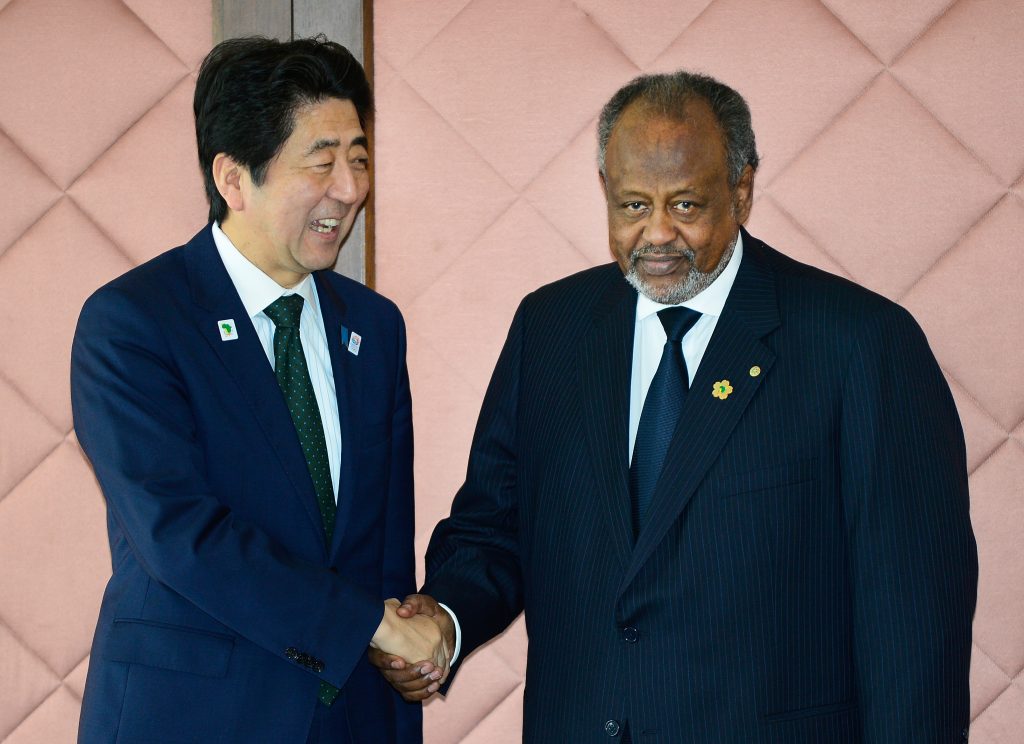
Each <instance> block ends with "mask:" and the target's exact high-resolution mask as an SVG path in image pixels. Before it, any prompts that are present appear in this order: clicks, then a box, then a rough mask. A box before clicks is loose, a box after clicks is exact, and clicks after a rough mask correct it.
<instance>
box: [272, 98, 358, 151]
mask: <svg viewBox="0 0 1024 744" xmlns="http://www.w3.org/2000/svg"><path fill="white" fill-rule="evenodd" d="M362 136H363V127H362V125H361V124H360V123H359V114H358V112H357V111H356V107H355V105H354V104H353V103H352V101H349V100H348V99H344V98H326V99H324V100H322V101H316V102H314V103H308V104H306V105H304V106H300V107H299V108H298V109H296V111H295V120H294V124H293V127H292V133H291V135H290V136H289V137H288V140H287V142H286V147H303V146H308V145H309V144H310V143H311V142H315V141H317V140H320V139H325V140H338V141H339V144H341V145H342V146H346V147H347V146H348V145H349V144H350V143H351V142H352V140H354V139H356V138H358V137H362Z"/></svg>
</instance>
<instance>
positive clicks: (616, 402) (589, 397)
mask: <svg viewBox="0 0 1024 744" xmlns="http://www.w3.org/2000/svg"><path fill="white" fill-rule="evenodd" d="M616 274H617V275H616V278H615V280H614V281H613V282H612V284H610V285H609V286H608V288H607V290H606V291H605V293H604V295H603V296H602V297H601V298H600V299H599V300H598V301H597V303H595V305H594V314H593V323H592V325H591V326H590V328H589V331H588V332H587V333H586V335H585V336H584V338H583V340H582V341H581V343H580V346H579V356H578V369H579V373H580V388H579V389H580V396H581V409H582V411H583V424H584V426H583V429H584V431H585V432H586V437H587V446H588V448H589V450H590V458H591V462H592V463H593V465H594V473H595V476H596V477H595V481H596V485H597V492H598V498H599V499H600V504H599V506H600V509H599V510H598V513H599V514H601V515H607V516H606V518H607V519H608V533H609V534H610V535H611V540H612V545H611V547H612V550H613V551H614V552H615V553H616V555H617V556H618V558H619V562H620V564H621V565H622V566H625V565H626V564H627V562H628V560H629V552H630V549H631V543H632V539H633V538H632V529H633V528H632V523H631V521H630V519H631V517H630V512H629V457H628V452H629V438H628V435H629V390H630V378H631V376H632V358H633V332H634V323H635V321H634V319H635V317H636V292H635V291H634V290H633V289H631V288H630V287H629V285H628V284H626V282H625V281H623V280H622V276H621V274H618V273H617V272H616Z"/></svg>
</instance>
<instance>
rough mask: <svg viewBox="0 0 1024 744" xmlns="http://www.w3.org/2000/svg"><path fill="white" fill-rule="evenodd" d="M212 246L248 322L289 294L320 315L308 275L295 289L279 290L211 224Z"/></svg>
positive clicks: (279, 287) (277, 286)
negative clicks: (240, 302)
mask: <svg viewBox="0 0 1024 744" xmlns="http://www.w3.org/2000/svg"><path fill="white" fill-rule="evenodd" d="M213 242H214V244H215V245H216V246H217V253H219V254H220V259H221V261H223V262H224V268H225V269H227V272H228V276H229V277H230V278H231V283H232V284H234V285H235V290H236V291H237V292H238V296H239V298H241V300H242V305H244V306H245V311H246V312H247V313H248V314H249V317H250V318H255V317H256V316H257V315H259V314H260V313H261V312H263V308H265V307H267V305H269V304H270V303H271V302H273V301H274V300H276V299H277V298H278V297H282V296H284V295H289V294H298V295H302V298H303V299H304V300H305V301H306V306H307V307H309V308H311V309H312V311H313V313H314V315H318V314H319V310H320V308H319V305H318V303H317V301H316V287H315V286H314V284H313V277H312V275H311V274H307V275H306V276H305V277H304V278H303V279H302V281H301V282H299V283H298V284H296V285H295V286H294V287H282V286H281V285H280V284H278V283H277V282H275V281H274V280H273V279H271V278H270V277H269V276H267V275H266V274H264V273H263V271H262V270H261V269H259V268H258V267H257V266H256V265H255V264H254V263H252V262H251V261H249V259H247V258H246V257H245V256H243V255H242V253H241V252H240V251H239V250H238V249H237V248H236V247H235V244H234V243H232V242H231V239H230V238H229V237H228V236H227V235H225V234H224V231H223V230H221V228H220V224H219V223H217V222H214V223H213Z"/></svg>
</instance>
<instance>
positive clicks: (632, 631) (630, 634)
mask: <svg viewBox="0 0 1024 744" xmlns="http://www.w3.org/2000/svg"><path fill="white" fill-rule="evenodd" d="M622 640H624V641H625V642H626V643H636V642H637V641H639V640H640V631H638V630H637V629H636V628H634V627H633V626H632V625H627V626H626V627H625V628H623V629H622Z"/></svg>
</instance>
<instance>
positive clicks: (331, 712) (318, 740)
mask: <svg viewBox="0 0 1024 744" xmlns="http://www.w3.org/2000/svg"><path fill="white" fill-rule="evenodd" d="M306 744H356V742H355V741H353V739H352V733H351V732H350V731H349V726H348V715H347V714H346V712H345V702H344V700H343V699H342V698H339V699H338V700H336V701H335V702H334V705H332V706H331V707H330V708H328V707H327V706H325V705H323V704H322V703H317V704H316V708H315V710H314V711H313V721H312V722H311V723H310V725H309V736H308V737H307V738H306Z"/></svg>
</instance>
